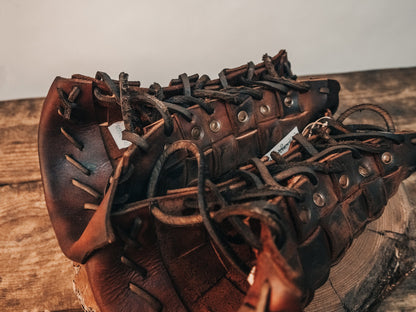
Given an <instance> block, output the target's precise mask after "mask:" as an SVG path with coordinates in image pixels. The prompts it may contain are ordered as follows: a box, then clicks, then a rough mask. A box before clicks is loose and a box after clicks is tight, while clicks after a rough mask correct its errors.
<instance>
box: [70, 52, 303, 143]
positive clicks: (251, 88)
mask: <svg viewBox="0 0 416 312" xmlns="http://www.w3.org/2000/svg"><path fill="white" fill-rule="evenodd" d="M263 60H264V63H265V67H266V69H267V73H265V74H264V75H263V76H262V80H254V69H255V65H254V63H253V62H250V63H248V65H247V71H246V74H245V76H244V75H241V76H240V77H239V83H240V84H241V85H239V86H231V85H230V84H229V82H228V81H227V76H226V74H225V71H224V70H223V71H221V72H220V74H219V81H220V84H221V86H220V87H218V90H213V89H208V88H205V86H206V84H207V83H208V82H209V81H210V79H209V77H208V76H207V75H202V76H201V77H199V76H198V75H193V76H188V75H187V74H182V75H180V76H179V79H180V81H181V83H182V86H183V94H178V95H174V96H169V97H166V96H165V94H164V90H165V89H164V88H162V87H161V86H160V85H159V84H157V83H154V84H152V85H151V86H150V88H149V89H148V92H139V91H134V90H133V88H130V84H131V83H130V82H128V81H127V78H128V75H127V74H126V73H121V74H120V76H119V81H118V85H117V81H114V80H112V79H111V78H110V77H109V75H108V74H106V73H104V72H97V75H96V78H97V79H99V80H102V81H103V82H104V83H105V85H106V86H107V88H108V90H110V93H111V94H106V93H108V91H107V92H106V91H104V90H100V89H99V88H98V87H96V88H94V96H95V97H96V98H97V99H98V100H99V102H101V103H104V104H106V105H110V104H118V105H119V106H120V108H121V113H122V116H123V121H124V124H125V128H126V129H125V130H124V131H123V134H122V135H123V139H124V140H127V141H130V142H132V143H133V144H135V145H136V146H138V147H139V148H140V149H142V150H143V151H147V150H148V149H149V145H148V143H147V142H146V139H145V138H144V137H143V134H144V133H143V130H144V127H145V126H146V125H148V124H150V123H152V122H154V121H156V120H158V119H159V118H160V117H159V116H161V118H162V119H163V121H164V125H163V126H164V131H165V134H166V135H167V136H169V135H171V134H172V132H173V121H172V117H171V114H172V113H178V114H180V115H181V116H183V117H184V118H185V120H187V121H191V120H192V116H193V114H192V111H190V110H188V108H189V107H190V106H193V105H198V106H199V107H201V108H202V109H203V110H204V111H205V112H206V113H207V114H208V115H211V114H212V113H213V112H214V108H215V107H213V101H212V100H221V101H224V102H227V103H230V104H234V105H239V104H241V103H243V102H244V101H245V100H247V98H248V97H252V98H254V99H256V100H260V99H261V98H262V97H263V91H262V90H261V88H259V87H265V88H268V89H271V90H275V91H279V92H283V93H288V92H289V91H290V90H297V91H300V92H306V91H308V90H309V88H310V86H309V85H308V84H306V83H302V82H298V81H295V80H294V79H292V78H296V76H293V74H292V73H291V71H290V65H289V62H286V63H284V64H283V65H282V66H284V67H285V71H286V73H287V74H286V75H287V77H280V76H278V74H277V72H276V69H275V65H274V64H273V63H272V60H271V58H270V57H269V56H268V55H267V54H266V55H265V56H264V57H263ZM288 69H289V70H288ZM191 79H192V84H193V87H192V86H191ZM138 85H140V83H137V82H136V83H133V84H132V86H138ZM149 107H150V109H149ZM67 110H69V108H67ZM156 112H157V113H158V114H157V113H156Z"/></svg>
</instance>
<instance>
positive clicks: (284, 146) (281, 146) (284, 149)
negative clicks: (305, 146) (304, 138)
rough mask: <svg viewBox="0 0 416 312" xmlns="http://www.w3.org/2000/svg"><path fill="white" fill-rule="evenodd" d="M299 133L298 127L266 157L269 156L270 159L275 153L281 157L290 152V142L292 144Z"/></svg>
mask: <svg viewBox="0 0 416 312" xmlns="http://www.w3.org/2000/svg"><path fill="white" fill-rule="evenodd" d="M298 133H299V130H298V127H294V128H293V129H292V130H291V131H290V132H289V133H288V134H287V135H286V136H285V137H284V138H283V139H282V140H280V142H279V143H277V144H276V145H275V146H274V147H273V148H272V149H271V150H270V151H269V152H268V153H267V154H265V155H264V156H267V157H269V158H270V154H271V153H272V152H273V151H275V152H277V153H279V154H280V155H283V154H284V153H286V152H287V151H288V150H289V146H290V142H292V138H293V137H294V136H295V135H296V134H298Z"/></svg>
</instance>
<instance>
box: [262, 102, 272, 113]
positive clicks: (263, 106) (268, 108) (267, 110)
mask: <svg viewBox="0 0 416 312" xmlns="http://www.w3.org/2000/svg"><path fill="white" fill-rule="evenodd" d="M270 110H271V109H270V106H269V105H266V104H264V105H261V106H260V114H262V115H263V116H264V115H267V114H269V113H270Z"/></svg>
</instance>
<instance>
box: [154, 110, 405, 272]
mask: <svg viewBox="0 0 416 312" xmlns="http://www.w3.org/2000/svg"><path fill="white" fill-rule="evenodd" d="M361 110H370V111H373V112H376V113H378V114H379V115H380V116H381V117H382V118H383V120H384V121H385V123H386V127H387V129H381V128H380V129H379V128H378V127H376V128H377V131H376V130H375V129H376V128H375V127H374V126H372V125H345V124H344V123H343V122H344V120H345V119H346V118H347V117H349V116H350V115H351V114H353V113H354V112H356V111H361ZM394 129H395V127H394V123H393V121H392V118H391V116H390V115H389V114H388V113H387V112H386V111H385V110H383V109H382V108H380V107H378V106H376V105H373V104H363V105H358V106H355V107H353V108H351V109H349V110H347V111H345V112H344V113H343V114H341V116H340V117H339V118H338V119H337V120H336V119H334V118H332V117H325V118H322V119H320V120H318V121H317V122H315V123H311V124H310V125H308V126H307V127H306V128H305V132H304V133H303V135H301V134H297V135H295V136H294V138H293V139H294V142H293V143H292V146H291V148H290V150H289V151H288V152H287V153H286V154H284V155H283V156H282V155H280V154H278V153H276V152H272V153H271V159H268V158H267V157H263V158H262V159H258V158H253V159H252V160H251V164H250V165H247V166H245V167H242V168H240V169H239V170H236V171H235V172H234V174H233V176H231V177H229V176H228V177H227V181H225V182H221V180H217V181H216V183H215V184H214V183H213V182H212V181H211V180H210V179H209V178H208V177H206V172H205V170H204V168H205V163H204V156H203V153H202V152H201V151H200V150H199V148H198V147H197V146H196V145H195V144H193V143H192V142H190V141H185V140H184V141H177V142H175V143H173V144H172V145H170V146H169V147H168V148H167V149H166V150H165V151H164V153H163V154H162V155H161V156H160V158H159V159H158V161H157V163H156V165H155V167H154V170H153V172H152V175H151V178H150V182H149V189H148V194H147V197H148V199H147V201H149V203H150V206H151V212H152V213H153V215H154V216H155V217H156V218H157V219H158V220H159V221H161V222H162V223H165V224H169V225H172V226H187V225H194V224H199V223H202V224H203V225H204V226H205V228H206V230H207V232H208V234H209V235H210V237H211V238H212V240H213V241H214V242H215V243H216V245H217V246H218V248H219V249H220V250H221V252H222V253H223V255H224V256H225V257H226V258H227V259H228V260H229V261H230V262H231V263H232V264H234V265H235V266H236V267H237V268H238V269H239V270H240V271H242V272H244V273H245V274H248V272H249V267H248V266H247V265H246V264H245V263H244V262H243V261H242V260H241V259H240V258H239V257H238V256H237V255H236V253H235V252H234V250H233V248H232V247H231V245H230V243H229V242H228V241H227V238H226V237H227V236H226V235H225V234H224V233H223V232H222V231H221V226H220V223H221V222H223V221H224V220H229V221H230V223H231V224H232V225H233V226H234V227H235V229H236V231H237V232H238V233H239V234H240V235H241V237H242V238H243V239H244V241H245V242H246V243H247V244H248V245H249V246H251V247H252V248H255V249H261V243H260V241H259V239H258V238H257V237H256V235H255V233H254V232H253V231H252V230H251V229H250V227H249V226H248V225H247V224H246V223H245V222H243V221H242V218H249V219H257V220H259V221H260V222H262V223H264V224H266V225H267V226H268V227H269V228H270V229H271V230H272V232H273V233H274V235H275V237H276V244H277V246H278V247H281V246H282V244H284V241H285V233H284V231H283V230H282V225H281V224H280V219H279V216H278V213H277V211H276V210H275V209H276V208H274V207H273V206H272V205H266V207H263V208H259V207H256V206H254V205H244V203H247V202H248V201H253V200H267V199H271V198H275V197H277V196H283V197H286V196H287V197H292V198H295V199H296V200H298V201H300V202H301V201H304V200H305V196H308V194H305V193H304V192H303V191H302V190H299V189H295V188H293V187H289V186H288V184H287V182H288V180H289V179H290V178H292V177H294V176H299V175H302V176H306V177H308V178H309V181H310V182H311V183H312V184H313V185H315V186H317V185H318V183H319V181H318V176H317V173H318V172H323V173H325V174H329V173H340V172H343V171H345V168H344V167H343V165H342V164H339V163H337V164H336V165H335V164H334V163H329V162H326V161H321V160H322V159H323V158H325V157H327V156H329V155H331V154H335V153H338V152H342V151H350V152H351V155H352V157H354V158H356V159H359V158H361V157H362V154H363V153H383V152H385V151H386V150H388V149H389V146H390V144H392V143H393V144H397V143H400V142H402V141H403V137H402V135H400V134H395V133H393V131H394ZM369 139H372V140H369ZM180 149H184V150H187V151H188V152H189V153H190V154H192V156H193V157H194V158H195V159H196V161H197V163H198V178H197V181H196V184H197V191H196V203H195V208H196V209H197V211H198V212H199V213H197V214H193V215H180V212H179V211H178V212H177V213H175V214H172V213H166V212H164V211H163V208H162V207H159V204H158V200H157V197H156V198H155V199H154V200H152V198H153V197H154V196H162V195H161V194H157V193H156V192H157V191H156V190H157V183H158V180H159V178H160V175H161V172H162V169H163V164H164V163H165V162H166V161H167V159H168V158H169V156H170V155H172V154H173V153H174V152H176V151H177V150H180ZM238 183H240V186H242V187H239V188H238V187H237V188H236V189H237V191H235V192H233V191H232V189H231V186H232V185H236V184H238ZM244 185H245V186H244ZM175 193H177V194H180V193H181V189H179V190H171V191H169V194H175ZM207 193H210V194H211V195H212V196H210V200H211V201H212V198H213V197H214V198H215V200H214V201H216V202H217V205H214V207H216V208H215V209H213V208H211V209H210V208H209V207H213V205H208V204H207V199H206V196H207ZM309 195H310V194H309ZM218 205H219V206H220V208H218V207H217V206H218ZM188 208H189V207H188Z"/></svg>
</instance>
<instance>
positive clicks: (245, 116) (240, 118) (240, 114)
mask: <svg viewBox="0 0 416 312" xmlns="http://www.w3.org/2000/svg"><path fill="white" fill-rule="evenodd" d="M237 119H238V121H239V122H246V121H247V120H248V114H247V112H246V111H243V110H242V111H239V112H238V114H237Z"/></svg>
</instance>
